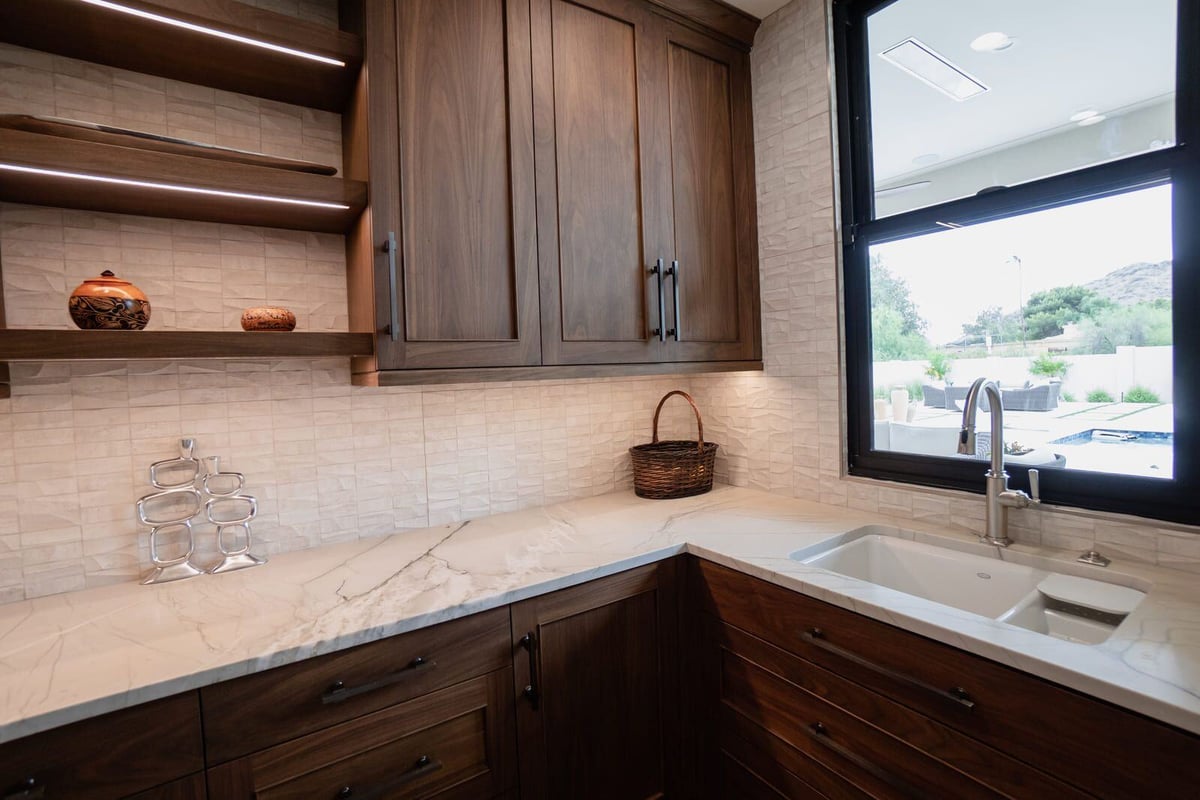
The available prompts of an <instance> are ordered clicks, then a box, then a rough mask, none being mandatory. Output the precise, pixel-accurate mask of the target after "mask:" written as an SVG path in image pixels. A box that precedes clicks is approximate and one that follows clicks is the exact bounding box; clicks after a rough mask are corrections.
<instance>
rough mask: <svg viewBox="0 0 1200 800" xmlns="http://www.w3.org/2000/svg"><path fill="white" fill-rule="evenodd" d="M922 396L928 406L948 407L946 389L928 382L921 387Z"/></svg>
mask: <svg viewBox="0 0 1200 800" xmlns="http://www.w3.org/2000/svg"><path fill="white" fill-rule="evenodd" d="M921 396H922V398H923V399H924V400H925V407H926V408H945V407H946V390H945V389H943V388H940V387H937V386H934V385H932V384H929V383H927V384H925V385H924V386H922V387H921Z"/></svg>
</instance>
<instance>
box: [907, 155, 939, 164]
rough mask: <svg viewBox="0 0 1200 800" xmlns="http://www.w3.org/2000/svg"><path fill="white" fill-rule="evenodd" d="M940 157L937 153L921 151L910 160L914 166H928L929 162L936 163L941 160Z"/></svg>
mask: <svg viewBox="0 0 1200 800" xmlns="http://www.w3.org/2000/svg"><path fill="white" fill-rule="evenodd" d="M941 160H942V157H941V156H940V155H938V154H937V153H922V154H921V155H919V156H917V157H916V158H914V159H913V160H912V163H913V165H914V166H917V167H928V166H929V165H930V164H936V163H937V162H939V161H941Z"/></svg>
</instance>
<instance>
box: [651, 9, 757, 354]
mask: <svg viewBox="0 0 1200 800" xmlns="http://www.w3.org/2000/svg"><path fill="white" fill-rule="evenodd" d="M665 27H666V35H665V48H666V51H667V53H666V62H667V75H666V77H665V78H663V79H662V80H663V87H664V88H665V92H666V104H667V107H668V109H669V112H670V121H669V128H668V130H669V133H670V191H671V199H672V202H671V205H672V208H673V210H674V225H673V228H672V230H673V235H674V240H673V245H674V247H673V256H672V258H673V261H674V263H673V264H672V265H670V266H671V267H672V275H671V280H670V291H669V294H668V299H669V302H668V307H669V311H668V316H669V319H670V324H669V328H670V329H671V330H672V331H673V332H674V333H673V334H672V336H671V337H670V338H671V341H670V342H669V343H668V351H669V353H670V357H669V360H671V361H725V360H740V359H759V358H761V357H762V348H761V333H760V322H759V299H758V245H757V237H758V231H757V222H756V214H755V206H756V199H755V187H754V142H753V133H752V122H751V97H750V74H749V58H748V56H747V55H746V54H745V53H743V52H741V51H739V50H736V49H734V48H732V47H728V46H726V45H724V44H722V43H720V42H717V41H715V40H713V39H710V38H709V37H707V36H705V35H703V34H701V33H698V32H696V31H694V30H692V29H690V28H685V27H683V26H682V25H677V24H675V23H666V24H665Z"/></svg>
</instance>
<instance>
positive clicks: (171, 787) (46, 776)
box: [0, 692, 204, 800]
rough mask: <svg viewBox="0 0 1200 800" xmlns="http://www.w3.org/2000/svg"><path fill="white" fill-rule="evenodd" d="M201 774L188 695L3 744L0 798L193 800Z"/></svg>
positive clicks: (196, 719)
mask: <svg viewBox="0 0 1200 800" xmlns="http://www.w3.org/2000/svg"><path fill="white" fill-rule="evenodd" d="M203 769H204V750H203V746H202V745H201V742H200V705H199V703H198V702H197V698H196V693H195V692H189V693H187V694H181V695H176V696H174V697H168V698H166V699H165V700H157V701H155V702H152V703H145V704H143V705H140V706H134V707H133V708H126V709H122V710H121V711H114V712H112V713H111V714H104V715H103V716H99V717H94V718H92V719H89V720H84V721H83V722H78V723H75V724H74V725H68V726H65V727H62V728H56V729H54V730H50V731H46V732H45V733H39V734H37V735H36V736H29V737H27V738H24V739H18V740H16V741H15V742H10V743H8V744H5V745H0V798H3V800H42V799H43V798H44V799H45V800H55V799H56V798H71V800H111V799H112V798H119V797H130V796H135V797H137V798H139V800H142V799H143V798H145V799H146V800H149V799H150V798H154V799H155V800H159V799H160V798H161V800H185V798H187V799H188V800H190V798H201V797H203V796H204V794H203V781H201V782H199V783H197V782H196V778H195V773H199V772H201V771H202V770H203ZM173 781H175V782H176V783H172V782H173ZM163 784H168V785H167V786H164V785H163ZM155 787H159V788H155ZM197 792H199V793H197Z"/></svg>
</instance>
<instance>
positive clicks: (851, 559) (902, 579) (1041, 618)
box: [791, 526, 1145, 644]
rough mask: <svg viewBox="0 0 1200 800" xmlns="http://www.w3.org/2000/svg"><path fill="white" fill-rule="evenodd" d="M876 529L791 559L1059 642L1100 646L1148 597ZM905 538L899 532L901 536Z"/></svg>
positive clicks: (854, 533)
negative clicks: (1003, 623)
mask: <svg viewBox="0 0 1200 800" xmlns="http://www.w3.org/2000/svg"><path fill="white" fill-rule="evenodd" d="M887 530H888V529H881V528H878V527H875V526H868V527H865V528H859V529H858V530H856V531H851V532H850V533H848V534H846V535H845V536H842V537H839V538H838V539H836V540H834V541H833V542H831V543H823V544H822V545H818V546H816V547H808V548H804V549H803V550H797V551H796V552H794V553H792V554H791V558H793V559H794V560H796V561H800V562H802V563H804V564H807V565H809V566H813V567H820V568H821V569H827V570H829V571H831V572H836V573H838V574H841V575H846V576H848V577H851V578H857V579H858V580H861V581H866V582H868V583H872V584H875V585H877V586H884V587H887V588H889V589H894V590H896V591H898V592H904V593H905V594H909V595H914V596H916V597H922V598H925V599H926V600H932V601H933V602H935V603H941V604H943V605H947V606H952V607H954V608H958V609H962V610H963V611H969V612H971V613H973V614H979V615H980V616H983V617H990V618H992V619H996V620H999V621H1001V622H1006V623H1008V624H1010V625H1016V626H1018V627H1021V628H1025V629H1026V630H1031V631H1035V632H1037V633H1043V634H1046V635H1048V636H1053V637H1055V638H1058V639H1066V640H1069V641H1074V642H1081V643H1084V644H1099V643H1101V642H1103V641H1105V640H1107V639H1108V637H1109V636H1111V635H1112V633H1113V631H1115V630H1116V628H1117V626H1118V625H1119V624H1120V623H1121V621H1122V620H1124V619H1125V617H1127V616H1128V615H1129V614H1130V613H1131V612H1132V611H1133V610H1134V609H1135V608H1136V607H1137V605H1138V603H1140V602H1141V601H1142V599H1143V598H1144V597H1145V592H1144V591H1141V590H1139V589H1134V588H1131V587H1129V586H1121V585H1118V584H1115V583H1109V582H1105V581H1099V580H1095V579H1092V578H1083V577H1079V576H1076V575H1066V574H1063V573H1060V572H1053V571H1050V570H1047V569H1039V568H1037V567H1033V566H1028V565H1025V564H1018V563H1013V562H1012V561H1002V560H1000V559H999V558H997V557H995V556H988V555H979V554H976V553H969V552H962V551H960V550H956V549H952V548H950V547H940V546H938V545H935V544H927V543H924V542H917V541H913V540H911V539H906V538H901V537H900V536H898V535H895V534H889V533H886V532H881V531H887ZM897 533H898V532H897Z"/></svg>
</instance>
